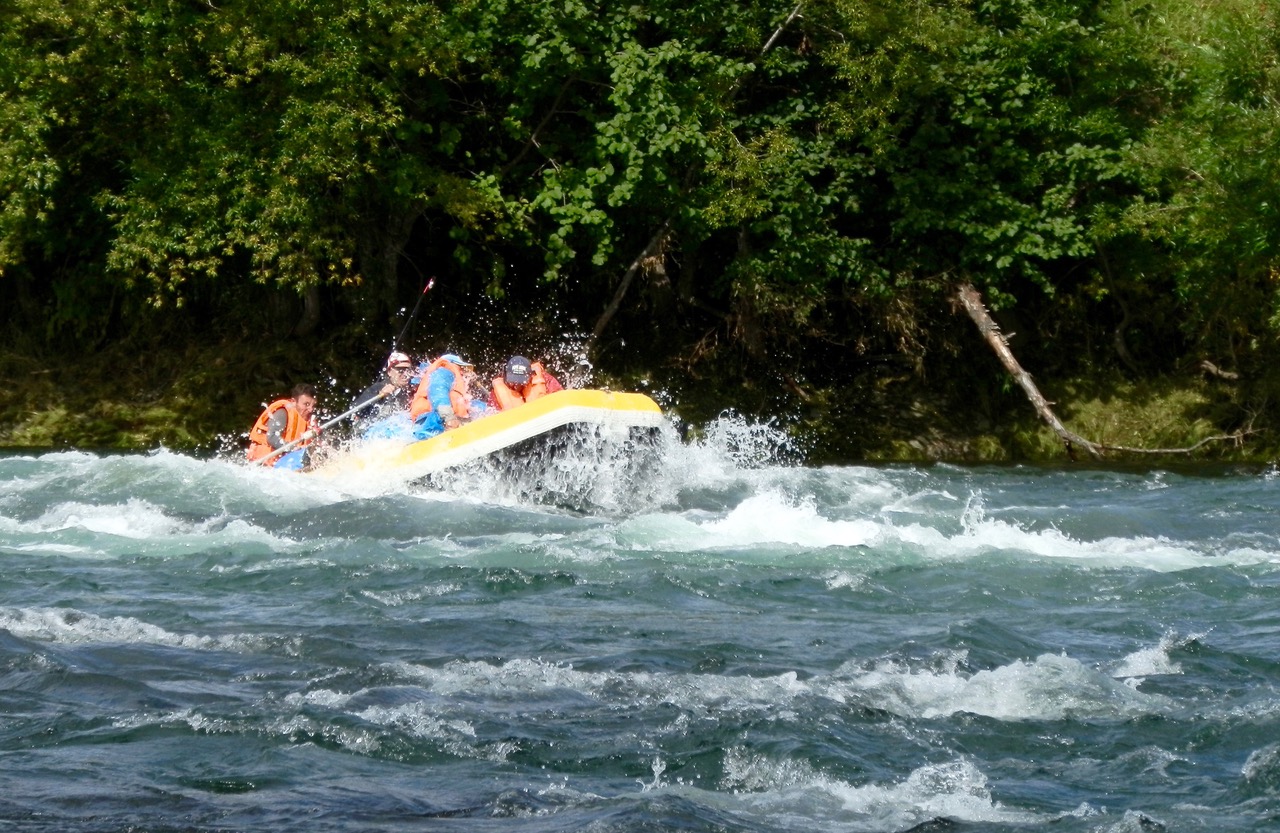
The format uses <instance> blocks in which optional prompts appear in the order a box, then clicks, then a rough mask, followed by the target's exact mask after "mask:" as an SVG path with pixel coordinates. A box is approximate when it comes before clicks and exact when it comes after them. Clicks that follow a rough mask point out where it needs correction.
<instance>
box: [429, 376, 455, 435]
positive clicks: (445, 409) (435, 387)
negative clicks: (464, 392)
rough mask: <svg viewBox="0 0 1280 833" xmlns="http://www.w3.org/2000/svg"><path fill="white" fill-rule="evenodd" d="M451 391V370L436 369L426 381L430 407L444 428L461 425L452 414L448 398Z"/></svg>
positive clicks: (451, 406)
mask: <svg viewBox="0 0 1280 833" xmlns="http://www.w3.org/2000/svg"><path fill="white" fill-rule="evenodd" d="M452 390H453V371H452V370H449V369H447V368H443V367H441V368H437V369H436V371H435V372H434V373H432V374H431V378H430V379H428V380H427V396H428V397H430V399H431V407H432V408H434V409H435V412H436V416H438V417H440V421H441V422H442V423H444V427H445V428H457V427H458V426H459V425H460V424H461V423H460V422H459V421H458V415H457V414H455V413H454V412H453V401H452V400H451V399H450V398H449V393H450V391H452Z"/></svg>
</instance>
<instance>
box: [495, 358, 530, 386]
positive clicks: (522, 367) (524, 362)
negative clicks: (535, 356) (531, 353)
mask: <svg viewBox="0 0 1280 833" xmlns="http://www.w3.org/2000/svg"><path fill="white" fill-rule="evenodd" d="M530 364H531V363H530V361H529V360H528V359H526V358H525V357H524V356H512V357H511V358H509V359H507V369H506V370H505V371H504V372H503V374H502V380H503V381H504V382H506V383H507V384H508V385H527V384H529V374H530V372H531V371H530V369H529V365H530Z"/></svg>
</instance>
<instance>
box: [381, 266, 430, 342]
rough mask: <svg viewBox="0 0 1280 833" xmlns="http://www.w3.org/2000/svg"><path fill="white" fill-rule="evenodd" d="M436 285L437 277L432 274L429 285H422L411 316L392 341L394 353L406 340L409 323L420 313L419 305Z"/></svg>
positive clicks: (428, 280)
mask: <svg viewBox="0 0 1280 833" xmlns="http://www.w3.org/2000/svg"><path fill="white" fill-rule="evenodd" d="M435 285H436V278H435V275H432V276H431V277H430V278H428V279H427V285H426V286H424V287H422V294H421V295H419V296H418V302H417V303H416V304H414V305H413V311H412V312H410V313H409V317H408V318H407V319H405V322H404V329H402V330H401V331H400V335H398V336H396V340H395V341H393V342H391V352H392V353H394V352H395V351H396V347H398V346H399V345H400V342H402V341H404V336H405V333H407V332H409V325H410V324H412V323H413V319H414V318H416V317H417V315H418V307H420V306H422V299H423V298H425V297H427V293H428V292H429V291H430V290H431V287H433V286H435Z"/></svg>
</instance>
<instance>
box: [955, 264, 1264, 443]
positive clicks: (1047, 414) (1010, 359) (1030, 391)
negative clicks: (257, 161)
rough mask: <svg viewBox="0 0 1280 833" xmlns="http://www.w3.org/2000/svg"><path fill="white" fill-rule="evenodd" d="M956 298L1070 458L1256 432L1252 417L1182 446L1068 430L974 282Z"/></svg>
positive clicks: (1240, 438) (1236, 438) (1236, 439)
mask: <svg viewBox="0 0 1280 833" xmlns="http://www.w3.org/2000/svg"><path fill="white" fill-rule="evenodd" d="M956 299H957V300H958V301H959V302H960V305H961V306H963V307H964V309H965V312H967V313H968V314H969V317H970V318H971V319H972V320H973V323H974V324H975V325H977V327H978V331H979V332H980V333H982V337H983V338H984V339H986V341H987V344H989V345H991V349H992V350H994V351H995V353H996V356H997V357H999V359H1000V363H1001V364H1003V365H1004V368H1005V370H1006V371H1008V373H1009V375H1010V376H1012V377H1013V379H1014V381H1016V382H1017V383H1018V385H1019V387H1021V388H1022V390H1023V391H1024V392H1025V393H1026V395H1027V399H1029V400H1030V401H1031V405H1032V407H1034V408H1035V409H1036V413H1037V414H1039V415H1040V418H1041V419H1043V420H1044V421H1045V422H1046V423H1047V424H1048V425H1049V427H1050V428H1052V429H1053V432H1054V433H1055V434H1057V435H1058V437H1059V439H1061V440H1062V442H1063V445H1064V446H1065V447H1066V450H1067V456H1068V457H1071V458H1072V459H1075V448H1076V447H1079V448H1083V449H1084V450H1085V451H1086V452H1088V453H1089V455H1090V456H1092V457H1093V458H1094V459H1101V458H1102V457H1103V456H1105V454H1106V452H1120V453H1124V454H1190V453H1191V452H1193V451H1195V450H1196V449H1199V448H1203V447H1204V446H1206V445H1208V444H1209V443H1212V442H1222V441H1225V440H1230V441H1233V442H1235V443H1236V444H1240V443H1241V442H1243V441H1244V438H1245V437H1248V436H1250V435H1252V434H1254V433H1256V432H1255V431H1254V430H1253V427H1252V421H1250V424H1249V425H1246V426H1245V427H1244V428H1241V429H1240V430H1239V431H1236V432H1235V433H1233V434H1221V435H1218V436H1214V437H1205V438H1204V439H1203V440H1200V441H1199V442H1197V443H1195V444H1194V445H1189V446H1186V447H1185V448H1131V447H1129V446H1123V445H1108V444H1106V443H1098V442H1094V441H1093V440H1087V439H1085V438H1084V437H1081V436H1080V435H1079V434H1076V433H1073V432H1072V431H1070V430H1068V429H1067V427H1066V426H1065V425H1063V424H1062V421H1061V420H1059V419H1058V417H1057V415H1056V414H1055V413H1054V412H1053V408H1051V407H1050V403H1049V401H1048V400H1046V399H1045V398H1044V396H1043V395H1042V394H1041V393H1040V390H1039V388H1037V387H1036V384H1035V382H1034V381H1033V380H1032V379H1031V374H1030V373H1027V371H1025V370H1024V369H1023V368H1022V365H1020V364H1018V360H1017V358H1015V357H1014V355H1013V351H1012V350H1010V349H1009V342H1008V341H1007V340H1006V338H1005V336H1004V334H1003V333H1001V332H1000V325H998V324H996V322H995V321H994V320H992V318H991V315H990V314H989V313H988V312H987V308H986V306H985V305H984V304H983V302H982V296H981V294H979V292H978V290H977V289H975V288H974V286H973V284H971V283H963V284H960V286H959V287H958V288H957V290H956ZM1206 364H1207V362H1206ZM1215 370H1216V368H1215Z"/></svg>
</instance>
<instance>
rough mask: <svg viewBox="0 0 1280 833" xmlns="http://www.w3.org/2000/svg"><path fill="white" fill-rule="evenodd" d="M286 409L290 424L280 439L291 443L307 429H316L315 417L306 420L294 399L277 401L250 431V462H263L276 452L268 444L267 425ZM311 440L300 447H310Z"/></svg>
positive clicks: (268, 407)
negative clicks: (264, 458)
mask: <svg viewBox="0 0 1280 833" xmlns="http://www.w3.org/2000/svg"><path fill="white" fill-rule="evenodd" d="M281 408H284V409H285V410H287V411H288V412H289V422H288V423H287V424H286V425H285V428H284V431H282V432H281V433H280V439H282V440H284V441H285V442H286V443H291V442H293V441H294V440H296V439H298V438H299V437H301V436H302V435H303V434H304V433H306V431H307V429H309V428H314V427H315V417H314V416H312V418H311V419H310V420H304V419H303V418H302V414H300V413H298V406H297V404H296V403H294V401H293V400H292V399H277V400H276V401H275V402H272V403H271V404H270V405H268V406H267V409H266V410H265V411H263V412H262V414H261V415H260V416H259V417H258V421H257V422H255V423H254V424H253V428H251V429H249V451H248V457H249V462H253V461H254V460H261V459H262V458H263V457H266V456H267V455H269V454H270V453H271V452H272V451H275V449H274V448H272V447H271V444H270V443H269V442H267V423H268V422H270V421H271V417H273V416H275V413H276V411H278V410H280V409H281ZM310 443H311V441H310V440H307V441H306V442H305V443H300V444H299V445H300V446H301V445H309V444H310Z"/></svg>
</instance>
